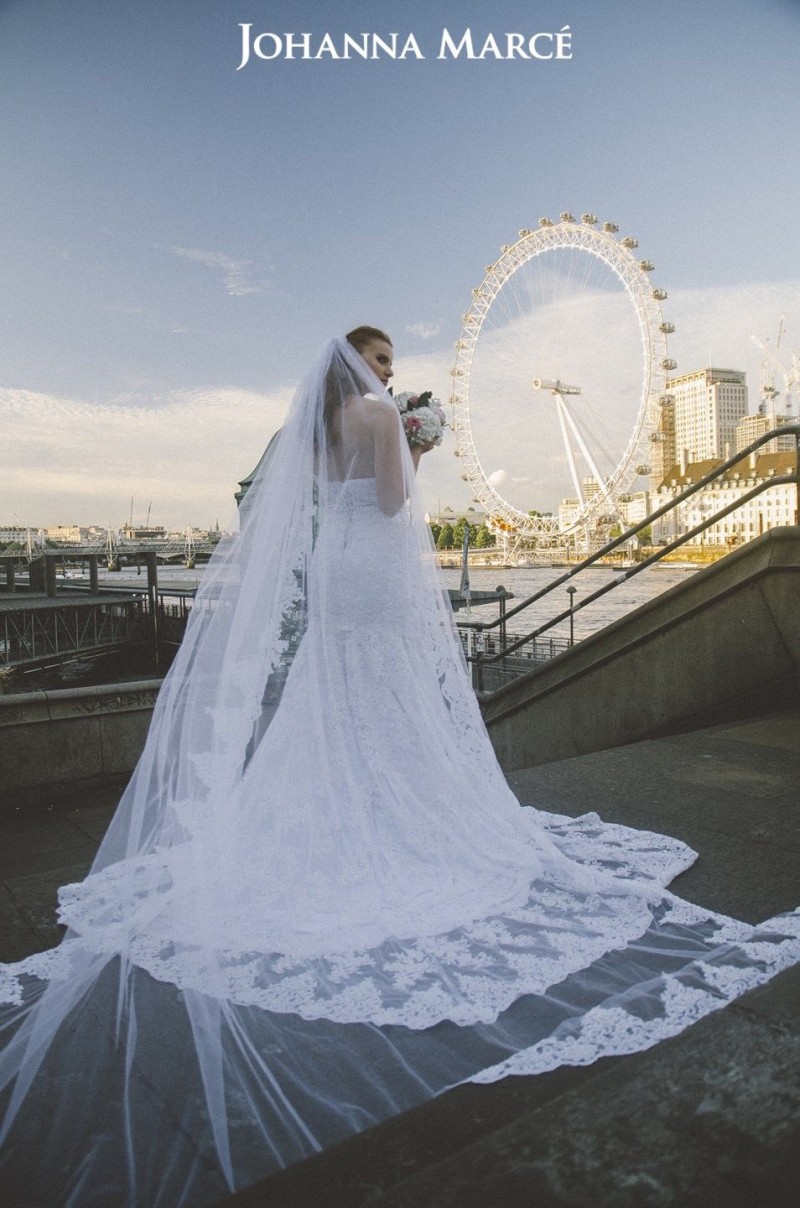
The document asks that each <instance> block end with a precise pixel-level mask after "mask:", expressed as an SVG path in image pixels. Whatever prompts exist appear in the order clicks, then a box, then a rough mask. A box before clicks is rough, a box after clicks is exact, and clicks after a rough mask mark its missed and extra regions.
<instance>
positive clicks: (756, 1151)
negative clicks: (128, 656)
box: [0, 710, 800, 1208]
mask: <svg viewBox="0 0 800 1208" xmlns="http://www.w3.org/2000/svg"><path fill="white" fill-rule="evenodd" d="M798 772H800V710H794V711H790V712H788V713H783V714H781V715H778V716H776V717H773V718H767V719H764V718H762V719H758V720H757V721H753V722H748V723H737V724H735V725H729V726H719V727H714V728H713V729H711V730H705V731H700V732H697V733H693V734H684V735H677V736H674V737H670V738H664V739H659V740H657V741H651V742H643V743H637V744H634V745H632V746H630V747H621V748H616V749H614V750H611V751H605V752H600V753H598V754H594V755H587V756H581V757H578V758H575V759H569V760H564V761H561V762H560V763H554V764H548V765H543V766H540V767H537V768H533V769H529V770H525V771H522V772H518V773H514V774H513V775H512V776H510V777H509V780H510V782H511V784H512V787H514V788H515V790H516V791H517V792H518V795H519V796H520V798H521V800H523V801H531V802H532V803H534V804H536V805H538V806H540V807H541V808H551V809H555V810H557V811H559V812H562V813H567V814H579V813H582V812H585V811H586V810H588V809H596V810H597V811H598V812H599V813H600V814H601V815H602V816H603V817H605V818H607V819H609V820H612V821H618V822H621V823H625V824H627V825H631V826H639V827H646V828H648V829H652V830H663V831H666V832H667V833H670V834H675V835H678V836H679V837H680V838H682V839H684V840H685V841H686V842H688V843H690V844H691V845H692V846H693V847H695V849H696V850H698V851H699V852H700V858H699V860H698V862H697V864H696V865H695V866H694V867H693V868H692V869H690V870H689V871H688V872H687V873H684V874H683V875H682V876H681V877H680V878H678V880H677V881H676V882H675V883H674V888H675V889H676V892H678V893H680V894H681V895H682V896H684V897H687V898H689V899H691V900H693V901H697V902H699V903H702V904H705V905H708V906H710V907H713V908H715V909H718V910H722V911H724V912H726V913H731V914H734V915H736V916H737V917H741V918H746V919H748V920H751V921H758V920H760V919H763V918H766V917H769V916H770V915H772V914H776V913H778V912H780V911H781V910H785V909H791V908H793V907H794V906H796V905H797V904H800V871H798V870H799V868H800V858H799V857H798V853H800V809H799V808H798V806H799V805H800V803H799V802H798V789H797V786H798V783H800V777H798ZM120 792H121V784H120V783H119V782H117V783H115V784H111V785H98V786H93V787H91V788H88V789H87V788H82V789H80V790H79V791H78V792H77V793H76V791H75V789H74V788H72V787H70V786H64V787H63V788H62V789H59V788H58V786H56V787H55V788H54V789H53V791H52V793H50V794H48V795H47V796H46V798H45V799H44V800H42V801H40V802H38V803H37V804H36V805H34V806H31V807H29V808H27V807H26V808H25V809H24V810H22V811H0V959H5V960H18V959H21V957H22V956H24V955H26V954H27V953H28V952H32V951H37V950H39V949H41V948H42V947H47V946H49V945H50V944H52V943H54V942H56V940H57V938H58V928H57V925H56V923H55V916H54V910H55V901H56V889H57V887H58V886H59V885H61V884H63V883H65V882H67V881H70V880H75V879H77V878H79V877H80V876H81V875H83V872H85V870H86V868H87V867H88V864H89V861H90V860H91V858H92V855H93V852H94V848H95V846H96V842H97V840H98V839H99V837H100V836H101V835H102V833H103V831H104V829H105V826H106V825H107V822H108V820H110V817H111V815H112V813H113V810H114V808H115V806H116V802H117V800H118V799H119V795H120ZM78 857H79V858H78ZM798 1019H800V971H798V970H789V971H788V972H787V973H785V974H782V975H781V977H779V978H777V979H775V980H774V981H773V982H772V983H770V984H769V986H767V987H764V988H763V989H762V990H759V991H756V992H754V994H751V995H748V996H746V997H745V998H744V999H741V1000H739V1002H738V1003H736V1004H734V1006H732V1007H730V1008H728V1009H727V1010H725V1011H722V1012H719V1013H717V1014H716V1015H714V1016H712V1017H710V1018H708V1019H706V1020H703V1021H701V1023H700V1024H698V1025H696V1027H694V1028H692V1029H689V1031H687V1032H686V1033H684V1034H683V1035H682V1036H679V1037H676V1038H675V1039H674V1040H672V1041H668V1042H667V1043H666V1044H663V1045H660V1046H658V1047H656V1048H655V1049H652V1050H650V1051H649V1052H647V1053H643V1054H636V1055H634V1056H632V1057H626V1058H616V1059H605V1060H603V1061H600V1062H597V1063H595V1064H594V1065H593V1066H591V1067H588V1068H585V1069H571V1068H566V1069H560V1070H556V1071H553V1072H552V1073H551V1074H546V1075H543V1076H540V1077H538V1078H508V1079H505V1080H503V1081H502V1082H500V1083H497V1084H494V1085H493V1086H468V1087H459V1088H458V1089H456V1090H455V1091H452V1092H450V1093H449V1094H447V1095H443V1096H440V1097H439V1098H438V1099H435V1100H433V1101H432V1102H430V1103H427V1104H424V1105H422V1106H421V1107H420V1108H418V1109H416V1110H415V1111H413V1112H408V1113H406V1114H405V1115H404V1116H402V1117H399V1118H397V1119H395V1120H390V1121H387V1122H386V1124H384V1125H381V1126H379V1127H378V1128H375V1129H371V1130H369V1131H368V1132H366V1133H363V1134H361V1135H359V1136H356V1137H353V1138H351V1139H350V1140H348V1141H347V1142H345V1143H344V1144H343V1145H341V1146H337V1147H335V1148H333V1149H331V1150H328V1151H326V1152H325V1153H323V1154H321V1155H319V1156H318V1157H317V1158H314V1159H311V1160H310V1161H308V1162H305V1163H302V1164H300V1165H298V1166H295V1167H292V1168H289V1169H288V1170H286V1171H283V1172H282V1173H281V1174H280V1175H278V1176H276V1177H275V1178H273V1179H270V1180H268V1181H266V1182H265V1183H264V1184H263V1185H259V1186H256V1187H253V1188H251V1189H249V1190H248V1191H245V1192H241V1193H239V1195H238V1196H235V1197H229V1199H228V1200H227V1201H225V1202H226V1203H230V1204H231V1206H233V1205H234V1204H236V1205H239V1206H240V1208H246V1206H247V1205H250V1208H255V1206H256V1205H262V1204H263V1205H264V1206H265V1208H266V1206H267V1205H269V1208H309V1206H311V1205H313V1206H314V1208H361V1206H363V1208H367V1206H368V1205H380V1208H423V1206H424V1208H550V1206H552V1208H562V1206H563V1208H751V1206H752V1208H789V1206H790V1205H791V1208H794V1205H795V1203H796V1202H797V1188H798V1186H800V1164H799V1163H798V1154H800V1107H798V1094H799V1093H800V1092H798V1088H800V1025H798V1023H797V1020H798ZM626 1197H627V1198H626Z"/></svg>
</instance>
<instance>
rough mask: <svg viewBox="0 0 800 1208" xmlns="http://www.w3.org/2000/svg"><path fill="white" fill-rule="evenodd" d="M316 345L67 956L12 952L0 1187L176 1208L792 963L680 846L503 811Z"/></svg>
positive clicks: (413, 562)
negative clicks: (707, 893) (710, 906)
mask: <svg viewBox="0 0 800 1208" xmlns="http://www.w3.org/2000/svg"><path fill="white" fill-rule="evenodd" d="M391 376H392V346H391V342H390V340H389V338H388V337H387V336H386V335H385V333H383V332H381V331H378V330H377V329H374V328H359V329H356V331H355V332H351V333H350V335H349V336H348V337H347V338H343V339H334V340H332V341H330V342H329V343H328V344H326V345H325V347H324V348H323V349H322V351H321V352H320V354H319V356H318V357H317V360H316V361H315V363H314V365H313V366H312V368H311V369H310V371H309V373H308V374H307V376H306V378H305V380H304V381H303V382H302V384H301V385H300V387H299V388H298V391H297V393H296V395H295V398H294V402H293V405H292V408H291V410H290V413H289V415H288V417H287V420H286V424H285V426H284V428H283V429H282V431H281V434H280V437H279V439H278V440H277V441H276V442H275V444H274V447H273V450H272V452H271V455H270V457H269V458H268V459H265V461H264V462H263V463H262V466H261V467H260V469H259V472H258V473H257V475H256V477H255V479H254V481H253V484H252V486H251V487H250V490H249V491H248V493H247V495H246V496H245V498H244V500H243V503H242V507H241V516H240V530H239V532H238V534H236V535H235V536H233V537H231V538H229V539H227V540H226V542H224V543H222V544H221V545H220V548H219V549H218V550H217V552H216V553H215V555H214V557H213V558H212V560H211V562H210V563H209V566H208V568H207V570H206V572H205V574H204V576H203V580H202V583H201V587H200V589H199V590H198V593H197V598H196V601H195V605H194V607H193V609H192V613H191V616H190V620H189V625H188V627H187V632H186V636H185V639H184V642H183V644H182V646H181V648H180V650H179V652H178V655H177V657H176V660H175V663H174V664H173V667H172V668H171V670H170V673H169V675H168V676H167V678H166V680H165V681H164V684H163V686H162V689H161V691H160V693H159V697H158V701H157V705H156V709H155V713H154V717H153V723H152V726H151V729H150V734H149V736H148V740H147V744H146V746H145V750H144V752H143V754H142V757H141V760H140V762H139V765H138V767H137V769H136V771H135V773H134V776H133V778H132V780H131V783H130V784H129V786H128V788H127V790H126V792H125V794H124V796H123V798H122V800H121V802H120V805H119V808H118V810H117V813H116V815H115V817H114V820H113V822H112V824H111V826H110V828H109V831H108V833H107V835H106V837H105V839H104V840H103V843H102V845H101V847H100V851H99V853H98V856H97V859H96V861H95V864H94V866H93V868H92V871H91V873H90V874H89V876H88V877H87V878H86V880H85V881H84V882H82V883H81V884H78V885H68V886H65V887H64V888H63V889H62V890H61V892H60V918H61V920H62V922H64V923H65V924H66V925H67V933H66V936H65V938H64V940H63V942H62V944H61V945H60V946H59V947H58V948H57V949H54V950H53V951H51V952H48V953H44V954H38V955H36V956H33V957H30V958H28V959H27V960H25V961H23V962H21V963H19V964H17V965H15V966H8V967H6V968H5V969H4V970H2V976H0V1001H4V1002H5V1004H6V1006H5V1007H4V1008H3V1010H4V1014H3V1016H2V1026H3V1038H4V1041H5V1042H6V1047H5V1050H4V1053H3V1055H2V1057H0V1087H2V1088H4V1089H3V1095H4V1100H3V1104H4V1107H5V1123H4V1128H3V1138H4V1141H5V1155H6V1156H5V1165H4V1167H3V1179H4V1180H5V1181H4V1182H3V1184H2V1185H3V1186H8V1187H12V1188H14V1189H15V1194H14V1197H12V1198H13V1202H15V1203H21V1202H23V1201H21V1200H20V1191H19V1189H20V1188H25V1195H27V1196H28V1197H29V1198H28V1199H27V1200H25V1201H24V1202H26V1203H30V1204H31V1205H33V1204H39V1203H44V1202H48V1203H59V1204H60V1203H65V1204H66V1203H69V1204H71V1205H80V1206H83V1205H101V1204H108V1203H114V1204H130V1205H142V1206H143V1208H144V1206H150V1205H153V1204H156V1203H164V1204H170V1205H179V1204H187V1205H192V1206H199V1205H204V1204H210V1203H213V1202H215V1201H217V1200H219V1198H220V1197H221V1196H223V1195H224V1194H225V1192H226V1190H227V1189H229V1188H232V1187H239V1186H245V1185H247V1184H248V1183H249V1182H252V1181H253V1180H255V1179H256V1178H259V1177H262V1176H264V1175H265V1174H267V1173H269V1172H270V1171H274V1170H276V1169H278V1168H280V1167H281V1166H284V1165H287V1164H289V1163H292V1162H297V1161H299V1160H301V1159H302V1158H304V1157H307V1156H308V1155H310V1154H312V1153H314V1152H315V1151H317V1150H319V1149H322V1148H325V1147H327V1146H329V1145H331V1144H333V1143H335V1142H336V1141H338V1140H340V1139H342V1138H343V1137H345V1136H347V1135H348V1134H350V1133H353V1132H356V1131H358V1130H360V1129H364V1128H367V1127H369V1126H370V1125H371V1124H373V1123H376V1122H377V1121H380V1120H382V1119H385V1118H387V1117H389V1116H391V1115H393V1114H396V1113H399V1112H401V1111H404V1110H406V1109H407V1108H409V1107H411V1106H413V1105H414V1104H417V1103H419V1102H421V1101H422V1100H424V1099H426V1098H429V1097H431V1096H433V1095H436V1094H438V1093H440V1092H441V1091H444V1090H446V1089H447V1088H449V1087H452V1086H454V1085H456V1084H458V1083H460V1082H463V1081H467V1080H479V1081H491V1080H494V1079H497V1078H500V1077H503V1076H504V1075H506V1074H512V1073H538V1072H540V1071H544V1070H548V1069H552V1068H554V1067H555V1066H557V1065H559V1064H563V1063H572V1064H583V1063H588V1062H591V1061H594V1060H596V1059H597V1058H599V1057H601V1056H604V1055H608V1054H613V1053H623V1052H631V1051H635V1050H638V1049H642V1048H646V1047H647V1046H649V1045H651V1044H653V1043H655V1042H657V1041H658V1040H660V1039H661V1038H663V1037H666V1036H669V1035H672V1034H674V1033H676V1032H677V1031H680V1030H681V1029H682V1028H684V1027H686V1026H688V1025H689V1024H690V1023H692V1022H693V1021H694V1020H696V1019H698V1018H699V1017H700V1016H702V1015H703V1014H705V1013H707V1012H709V1011H713V1010H715V1009H717V1008H719V1007H722V1006H724V1005H725V1004H726V1003H727V1002H729V1001H730V1000H731V999H732V998H734V997H735V996H736V995H738V994H740V993H742V992H743V991H745V990H747V989H749V988H751V987H752V986H753V985H756V984H758V983H759V982H761V981H764V980H766V979H767V978H769V977H771V976H773V975H774V973H776V972H777V971H778V970H779V969H780V968H782V967H783V966H784V965H786V964H788V963H790V962H791V961H795V960H797V959H798V958H799V957H800V942H799V940H798V935H799V933H800V925H799V921H798V918H797V916H795V915H792V916H787V917H785V918H781V919H776V920H772V921H771V922H770V923H769V924H765V925H763V926H762V927H760V928H753V927H750V926H747V925H745V924H742V923H738V922H736V921H734V920H732V919H728V918H725V917H722V916H719V915H716V914H713V913H711V912H709V911H706V910H703V909H702V908H699V907H695V906H692V905H689V904H688V903H685V902H682V901H681V900H680V899H678V898H676V897H675V896H674V895H672V894H671V893H670V892H669V891H668V890H667V889H666V888H665V886H666V885H667V884H668V882H669V880H670V879H671V878H672V877H673V876H675V875H676V874H677V873H678V872H679V871H681V870H682V869H683V868H685V867H687V866H688V864H689V863H691V861H692V859H693V858H694V853H692V852H690V851H689V850H688V849H687V848H685V847H684V846H683V845H682V844H681V843H679V842H677V841H675V840H672V839H669V838H665V837H663V836H657V835H654V834H650V833H645V832H635V831H631V830H627V829H625V828H622V827H618V826H607V825H604V824H603V823H601V822H600V820H599V819H598V818H597V817H596V816H595V815H587V816H586V817H584V818H581V819H577V820H570V819H566V818H563V817H558V816H554V815H548V814H544V813H541V812H539V811H537V810H535V809H533V808H531V807H526V808H521V807H520V805H519V803H518V802H517V800H516V799H515V797H514V796H513V794H512V793H511V791H510V789H509V788H508V786H507V784H506V782H505V779H504V777H503V775H502V773H501V771H500V768H499V766H498V764H497V761H496V759H495V756H494V753H493V751H492V748H491V745H490V742H489V739H488V736H487V733H486V730H485V728H484V726H483V723H482V720H481V717H480V712H479V709H478V706H477V703H476V700H475V697H474V694H473V692H472V690H471V688H470V684H469V679H468V676H467V673H466V668H465V665H464V660H463V655H462V652H461V646H460V642H459V640H458V637H457V635H456V633H455V630H454V626H453V623H452V616H451V613H450V610H449V602H448V599H447V596H446V593H445V591H444V589H443V586H442V583H441V580H440V577H439V572H438V569H437V567H436V564H435V559H434V551H433V547H432V542H431V538H430V532H429V529H428V526H427V524H426V522H425V519H424V515H423V513H422V509H421V506H420V502H419V499H418V496H417V491H416V487H415V470H416V466H417V464H418V462H419V460H420V458H421V456H422V455H423V454H424V452H425V448H424V447H422V446H416V447H414V448H413V449H409V446H408V443H407V441H406V439H405V435H404V432H403V428H402V424H401V420H400V416H399V412H398V409H397V407H396V405H395V404H394V402H393V400H392V399H391V397H390V396H389V395H388V394H387V392H386V386H387V384H388V382H389V380H390V378H391Z"/></svg>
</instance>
